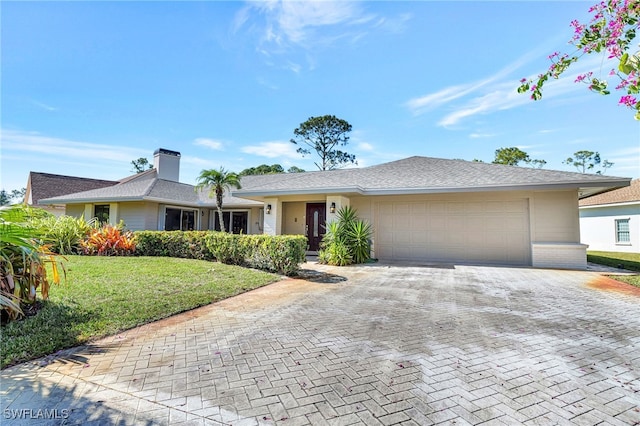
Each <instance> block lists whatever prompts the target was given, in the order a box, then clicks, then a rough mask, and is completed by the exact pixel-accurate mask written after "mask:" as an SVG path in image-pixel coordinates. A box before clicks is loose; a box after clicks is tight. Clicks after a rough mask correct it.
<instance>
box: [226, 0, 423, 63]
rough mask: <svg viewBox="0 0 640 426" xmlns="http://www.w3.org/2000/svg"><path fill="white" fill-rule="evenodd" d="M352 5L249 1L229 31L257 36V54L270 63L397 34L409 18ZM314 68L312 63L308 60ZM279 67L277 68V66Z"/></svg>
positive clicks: (347, 3)
mask: <svg viewBox="0 0 640 426" xmlns="http://www.w3.org/2000/svg"><path fill="white" fill-rule="evenodd" d="M364 4H365V3H364V2H355V1H342V0H338V1H333V0H326V1H298V0H266V1H250V2H247V5H246V6H245V7H243V8H242V9H241V10H240V11H238V12H237V13H236V16H235V17H234V20H233V23H232V25H231V31H232V33H234V34H237V33H239V32H240V31H246V32H247V33H249V34H252V35H255V34H256V33H257V35H258V42H257V46H256V51H257V52H259V53H261V54H263V55H264V56H265V57H268V58H270V60H272V59H273V55H278V54H288V53H290V52H291V51H292V50H295V49H298V48H302V49H304V51H306V52H311V51H313V50H314V49H318V48H321V47H329V46H333V45H335V44H336V43H351V44H353V43H357V42H358V41H359V40H361V39H362V38H363V37H366V36H367V34H369V32H370V31H378V32H379V31H386V32H388V33H399V32H401V31H403V30H404V27H405V23H406V22H407V21H408V20H409V19H411V15H409V14H406V13H405V14H399V15H398V16H392V17H385V16H378V15H375V14H372V13H369V12H367V11H366V10H365V7H364V6H363V5H364ZM300 62H302V61H296V62H290V63H287V62H285V65H284V66H283V68H285V69H290V70H292V71H293V72H299V71H300V68H298V67H299V66H300V65H298V63H300ZM307 62H310V63H309V66H310V67H311V68H313V66H314V61H313V60H311V61H310V60H309V59H307ZM292 65H293V66H292ZM278 66H279V65H278Z"/></svg>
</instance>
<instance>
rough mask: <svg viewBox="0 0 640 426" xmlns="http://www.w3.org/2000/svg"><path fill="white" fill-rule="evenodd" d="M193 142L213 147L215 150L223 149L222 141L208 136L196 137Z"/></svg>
mask: <svg viewBox="0 0 640 426" xmlns="http://www.w3.org/2000/svg"><path fill="white" fill-rule="evenodd" d="M193 144H194V145H197V146H203V147H205V148H209V149H213V150H215V151H222V150H223V149H224V143H223V142H222V141H218V140H215V139H209V138H197V139H196V140H194V141H193Z"/></svg>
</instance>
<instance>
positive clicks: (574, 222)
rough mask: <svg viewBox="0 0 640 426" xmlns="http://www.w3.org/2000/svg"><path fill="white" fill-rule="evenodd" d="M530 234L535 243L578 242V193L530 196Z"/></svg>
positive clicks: (551, 193) (550, 192)
mask: <svg viewBox="0 0 640 426" xmlns="http://www.w3.org/2000/svg"><path fill="white" fill-rule="evenodd" d="M531 198H532V202H531V216H532V219H533V220H532V222H531V226H532V231H533V232H532V234H531V240H532V241H536V242H563V243H567V242H570V243H579V242H580V220H579V212H578V191H577V190H573V191H547V192H533V193H532V194H531Z"/></svg>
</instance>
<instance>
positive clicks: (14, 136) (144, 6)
mask: <svg viewBox="0 0 640 426" xmlns="http://www.w3.org/2000/svg"><path fill="white" fill-rule="evenodd" d="M590 4H591V3H590V2H576V1H572V2H555V1H548V2H539V1H537V2H519V1H510V2H497V1H492V2H478V1H474V2H454V1H450V2H431V1H422V2H419V1H407V2H403V1H396V2H382V1H376V2H344V1H341V2H328V1H324V2H319V3H311V2H277V1H274V2H267V1H258V2H214V1H211V2H100V3H96V2H2V4H1V5H0V7H1V9H0V13H1V19H2V22H1V23H2V46H1V47H2V52H1V54H2V58H1V59H2V76H1V78H2V80H1V83H2V91H1V107H2V109H1V127H2V139H1V147H0V149H1V157H2V158H1V167H2V171H1V178H2V184H1V186H2V188H4V189H7V190H12V189H17V188H21V187H24V186H25V185H26V181H27V176H28V173H29V171H39V172H48V173H57V174H67V175H73V176H84V177H95V178H103V179H119V178H122V177H125V176H127V175H129V174H131V168H132V167H131V164H130V162H131V160H134V159H137V158H139V157H147V158H148V159H149V160H152V158H153V157H152V156H153V151H154V150H155V149H156V148H159V147H162V148H167V149H172V150H176V151H180V152H181V153H182V163H181V181H182V182H185V183H194V182H195V179H196V177H197V175H198V174H199V172H200V171H201V170H202V169H204V168H218V167H221V166H223V167H225V168H226V169H228V170H232V171H236V172H239V171H241V170H242V169H244V168H247V167H253V166H257V165H260V164H265V163H266V164H274V163H279V164H281V165H283V166H284V167H285V168H288V167H289V166H292V165H295V166H298V167H301V168H304V169H306V170H314V169H315V166H314V165H313V160H314V158H313V157H312V156H310V157H306V158H302V157H300V155H299V154H297V153H296V152H295V148H296V147H295V146H294V145H293V144H291V143H290V142H289V140H290V139H291V138H292V137H293V130H294V129H295V128H296V127H298V126H299V124H300V123H302V122H303V121H305V120H306V119H307V118H309V117H311V116H320V115H325V114H333V115H336V116H338V117H340V118H343V119H345V120H347V121H349V122H350V123H351V124H352V125H353V131H352V133H351V140H350V143H349V145H348V147H347V151H349V152H350V153H353V154H355V155H356V157H357V160H358V164H359V166H360V167H362V166H369V165H374V164H379V163H382V162H386V161H391V160H395V159H400V158H404V157H408V156H412V155H422V156H431V157H440V158H461V159H466V160H472V159H480V160H484V161H488V162H490V161H491V160H492V159H493V157H494V151H495V150H496V149H498V148H501V147H510V146H517V147H519V148H520V149H522V150H524V151H526V152H527V153H529V155H530V156H531V157H532V158H537V159H544V160H546V161H547V165H546V166H545V168H546V169H557V170H573V171H575V169H573V168H571V167H569V166H567V165H564V164H562V161H563V160H564V159H566V158H567V157H568V156H570V155H571V154H572V153H574V152H576V151H578V150H583V149H586V150H591V151H597V152H599V153H600V154H601V156H602V158H603V159H608V160H609V161H612V162H614V163H615V165H614V167H613V168H611V169H609V170H608V171H607V174H609V175H613V176H622V177H633V178H637V177H640V122H638V121H634V120H633V117H632V113H631V111H630V110H627V109H625V108H624V107H621V106H618V105H617V102H618V98H619V95H617V94H615V95H612V96H608V97H602V96H599V95H595V94H592V93H590V92H589V91H588V90H587V89H586V87H585V86H584V85H581V84H576V83H574V82H573V80H574V77H573V76H574V75H575V74H576V73H577V72H578V71H580V70H595V71H596V75H598V74H602V75H603V76H606V75H607V74H608V72H609V70H610V69H611V66H610V65H609V64H606V63H603V62H605V61H604V60H603V57H593V58H590V57H584V58H583V59H584V60H583V61H581V62H580V63H578V64H576V65H577V66H576V70H575V71H576V72H572V73H570V74H569V75H567V77H566V78H564V79H562V80H559V81H554V82H552V84H549V85H548V87H547V90H546V92H545V94H544V98H543V100H542V101H538V102H533V101H531V100H529V97H528V95H519V94H517V93H516V88H517V86H518V85H519V80H520V79H521V78H522V77H530V76H534V75H537V74H538V73H540V72H542V71H544V70H545V69H546V68H547V66H548V65H549V61H548V59H547V56H548V55H549V54H551V53H553V52H554V51H569V52H571V46H570V45H568V43H567V42H568V40H569V39H570V37H571V35H572V29H571V28H570V26H569V23H570V22H571V20H572V19H579V20H581V21H587V20H588V19H589V15H588V13H587V10H588V7H589V5H590Z"/></svg>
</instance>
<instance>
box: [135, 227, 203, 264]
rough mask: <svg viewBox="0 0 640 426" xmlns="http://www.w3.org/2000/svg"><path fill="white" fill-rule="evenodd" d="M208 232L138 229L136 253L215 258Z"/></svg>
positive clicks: (186, 257) (141, 254)
mask: <svg viewBox="0 0 640 426" xmlns="http://www.w3.org/2000/svg"><path fill="white" fill-rule="evenodd" d="M207 234H209V232H207V231H136V232H135V236H136V255H137V256H170V257H181V258H185V259H200V260H214V259H215V256H214V255H213V253H212V252H211V251H210V250H209V249H208V247H207V244H206V240H205V237H206V236H207Z"/></svg>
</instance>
